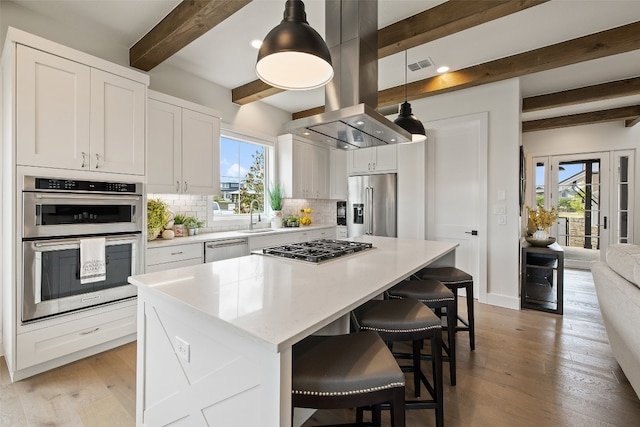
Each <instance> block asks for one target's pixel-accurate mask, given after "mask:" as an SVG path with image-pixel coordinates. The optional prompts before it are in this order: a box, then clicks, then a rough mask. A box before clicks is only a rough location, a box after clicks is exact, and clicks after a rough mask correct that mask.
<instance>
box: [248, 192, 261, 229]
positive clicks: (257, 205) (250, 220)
mask: <svg viewBox="0 0 640 427" xmlns="http://www.w3.org/2000/svg"><path fill="white" fill-rule="evenodd" d="M254 202H255V204H256V207H257V208H258V209H259V208H260V203H258V200H257V199H253V200H252V201H251V204H250V205H249V230H253V224H257V223H258V222H260V212H258V221H256V222H253V203H254Z"/></svg>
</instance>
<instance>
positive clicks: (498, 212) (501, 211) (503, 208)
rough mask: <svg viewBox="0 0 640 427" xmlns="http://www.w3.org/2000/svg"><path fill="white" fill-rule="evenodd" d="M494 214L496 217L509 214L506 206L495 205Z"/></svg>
mask: <svg viewBox="0 0 640 427" xmlns="http://www.w3.org/2000/svg"><path fill="white" fill-rule="evenodd" d="M493 213H494V214H495V215H504V214H506V213H507V207H506V206H505V205H495V206H494V207H493Z"/></svg>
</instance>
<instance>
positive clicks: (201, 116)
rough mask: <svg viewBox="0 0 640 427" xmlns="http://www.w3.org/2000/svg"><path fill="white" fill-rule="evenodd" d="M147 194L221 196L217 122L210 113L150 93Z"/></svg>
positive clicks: (205, 109)
mask: <svg viewBox="0 0 640 427" xmlns="http://www.w3.org/2000/svg"><path fill="white" fill-rule="evenodd" d="M148 109H149V113H148V118H149V124H148V133H149V138H148V150H147V160H148V168H147V169H148V174H147V190H148V191H149V192H152V193H169V194H170V193H180V194H205V195H211V194H218V193H219V192H220V173H219V169H220V166H219V165H220V119H219V118H218V117H217V114H216V113H215V112H214V111H213V110H209V109H208V108H206V107H203V106H199V105H196V104H193V103H191V102H188V101H184V100H181V99H178V98H174V97H171V96H168V95H164V94H161V93H158V92H153V91H149V104H148Z"/></svg>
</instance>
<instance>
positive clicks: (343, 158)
mask: <svg viewBox="0 0 640 427" xmlns="http://www.w3.org/2000/svg"><path fill="white" fill-rule="evenodd" d="M329 165H330V169H331V172H330V177H329V181H330V182H331V189H330V191H329V197H330V198H331V199H341V200H346V199H347V181H348V179H347V152H346V151H345V150H330V152H329Z"/></svg>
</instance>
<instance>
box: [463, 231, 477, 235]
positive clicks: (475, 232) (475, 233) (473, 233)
mask: <svg viewBox="0 0 640 427" xmlns="http://www.w3.org/2000/svg"><path fill="white" fill-rule="evenodd" d="M464 234H471V235H472V236H477V235H478V230H471V231H465V232H464Z"/></svg>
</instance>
